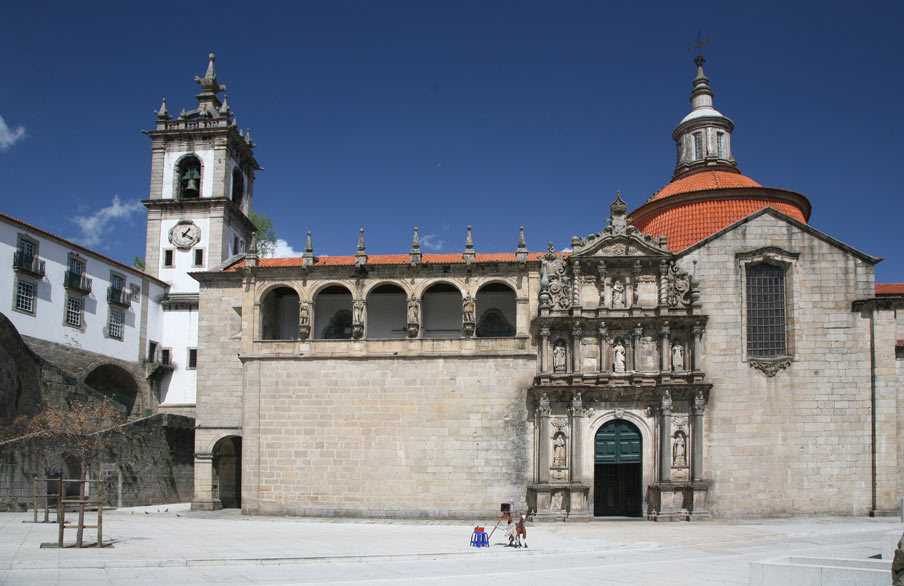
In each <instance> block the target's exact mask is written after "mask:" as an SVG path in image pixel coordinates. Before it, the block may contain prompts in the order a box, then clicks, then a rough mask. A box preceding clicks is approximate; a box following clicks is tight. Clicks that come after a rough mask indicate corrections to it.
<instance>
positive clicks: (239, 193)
mask: <svg viewBox="0 0 904 586" xmlns="http://www.w3.org/2000/svg"><path fill="white" fill-rule="evenodd" d="M244 199H245V176H244V175H242V171H241V170H240V169H239V168H238V167H236V168H234V169H233V170H232V203H234V204H235V205H237V206H241V205H242V201H243V200H244Z"/></svg>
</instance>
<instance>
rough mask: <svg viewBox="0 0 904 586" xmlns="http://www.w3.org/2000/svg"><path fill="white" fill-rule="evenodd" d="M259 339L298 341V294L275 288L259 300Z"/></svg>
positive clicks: (289, 289) (287, 288) (286, 288)
mask: <svg viewBox="0 0 904 586" xmlns="http://www.w3.org/2000/svg"><path fill="white" fill-rule="evenodd" d="M261 339H262V340H296V339H298V293H296V292H295V290H294V289H291V288H289V287H277V288H275V289H273V290H272V291H269V292H268V293H267V294H266V295H264V298H263V299H261Z"/></svg>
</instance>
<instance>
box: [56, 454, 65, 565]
mask: <svg viewBox="0 0 904 586" xmlns="http://www.w3.org/2000/svg"><path fill="white" fill-rule="evenodd" d="M59 487H60V490H59V492H57V522H58V523H59V525H60V538H59V543H58V546H59V548H60V549H63V524H64V523H65V522H66V509H64V508H63V473H62V472H60V481H59Z"/></svg>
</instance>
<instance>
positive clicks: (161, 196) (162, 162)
mask: <svg viewBox="0 0 904 586" xmlns="http://www.w3.org/2000/svg"><path fill="white" fill-rule="evenodd" d="M214 59H215V57H214V55H213V53H211V54H210V56H209V62H208V64H207V71H206V73H205V74H204V77H198V76H195V82H196V83H198V84H199V85H200V86H201V90H202V91H201V93H199V94H197V95H196V96H195V97H196V99H197V100H198V104H197V107H196V108H194V109H192V110H185V109H184V108H183V109H182V111H181V112H180V113H179V115H178V116H175V117H174V116H172V115H171V114H170V113H169V111H168V110H167V105H166V98H164V99H163V103H162V104H161V106H160V109H159V110H156V111H155V112H154V113H155V114H156V116H157V123H156V128H154V129H153V130H145V131H143V132H144V133H145V134H147V135H148V136H149V137H150V139H151V186H150V193H149V197H148V199H147V200H145V201H144V202H143V203H144V205H145V206H146V207H147V208H148V224H147V244H146V252H145V267H146V270H147V272H148V273H150V274H152V275H154V276H156V277H158V278H159V279H162V280H164V281H167V282H169V283H170V284H171V286H172V287H171V290H170V291H171V294H173V293H178V294H183V293H197V292H198V283H197V282H196V281H195V280H194V279H192V278H191V277H189V276H188V273H189V272H191V271H203V270H210V269H211V268H213V267H215V266H217V265H218V264H220V263H221V262H223V261H224V260H226V259H228V258H230V257H231V256H233V255H236V254H239V253H242V252H244V251H245V247H246V246H248V245H249V244H250V242H251V234H252V232H253V229H254V228H253V225H252V223H251V209H252V208H251V205H252V193H253V187H254V173H255V171H258V170H260V168H261V167H260V165H258V163H257V161H256V160H255V159H254V152H253V151H254V146H255V145H254V143H253V142H252V141H251V133H250V131H247V132H245V133H243V132H242V131H241V130H239V129H238V127H237V125H236V121H235V117H234V115H233V112H232V110H231V109H230V107H229V104H228V103H227V99H226V95H225V94H223V99H222V101H220V98H219V95H218V94H220V93H222V92H225V91H226V86H225V85H223V84H221V83H220V81H219V79H217V73H216V69H215V68H214Z"/></svg>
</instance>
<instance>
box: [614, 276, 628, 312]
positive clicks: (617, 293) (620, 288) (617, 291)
mask: <svg viewBox="0 0 904 586" xmlns="http://www.w3.org/2000/svg"><path fill="white" fill-rule="evenodd" d="M624 306H625V285H624V283H622V282H621V281H618V280H616V281H613V283H612V307H624Z"/></svg>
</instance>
